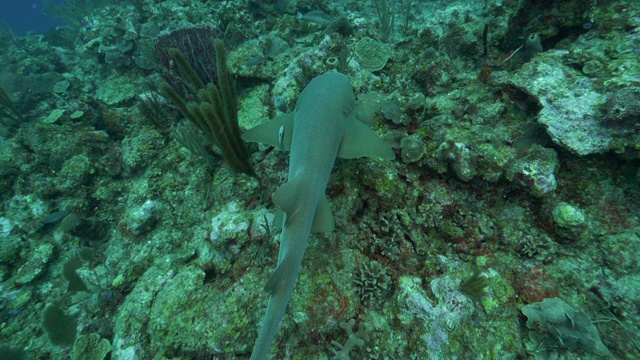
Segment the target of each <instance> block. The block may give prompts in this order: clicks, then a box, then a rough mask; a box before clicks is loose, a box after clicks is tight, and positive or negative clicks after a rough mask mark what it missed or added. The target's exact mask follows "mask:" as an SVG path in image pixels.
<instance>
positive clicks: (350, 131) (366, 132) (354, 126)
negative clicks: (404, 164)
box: [338, 117, 396, 160]
mask: <svg viewBox="0 0 640 360" xmlns="http://www.w3.org/2000/svg"><path fill="white" fill-rule="evenodd" d="M338 156H339V157H341V158H343V159H354V158H359V157H364V156H366V157H372V158H381V159H385V160H393V159H395V158H396V154H395V153H394V152H393V150H392V149H391V147H390V146H389V145H388V144H387V143H386V142H384V140H382V139H380V138H379V137H378V134H376V133H375V132H374V131H373V130H371V128H369V127H368V126H367V125H365V124H363V123H362V122H360V121H358V120H356V119H355V117H350V118H349V119H347V128H346V130H345V132H344V137H343V138H342V142H341V143H340V148H339V149H338Z"/></svg>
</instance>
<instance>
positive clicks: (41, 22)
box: [0, 0, 64, 35]
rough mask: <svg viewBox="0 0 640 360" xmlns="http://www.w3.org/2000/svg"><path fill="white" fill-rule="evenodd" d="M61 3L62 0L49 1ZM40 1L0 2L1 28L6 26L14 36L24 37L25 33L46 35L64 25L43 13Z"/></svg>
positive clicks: (42, 3) (4, 0)
mask: <svg viewBox="0 0 640 360" xmlns="http://www.w3.org/2000/svg"><path fill="white" fill-rule="evenodd" d="M49 2H53V3H63V2H64V0H49ZM44 3H45V2H44V1H42V0H0V22H2V26H1V27H0V28H2V27H4V25H5V24H6V25H8V26H9V28H10V29H11V30H12V31H13V33H14V34H16V35H24V34H25V33H26V32H27V31H33V32H36V33H46V32H47V31H49V30H50V29H52V28H54V27H56V26H60V25H64V22H63V21H62V20H60V19H57V18H55V17H53V16H51V15H48V14H46V12H45V11H44V10H45V9H44Z"/></svg>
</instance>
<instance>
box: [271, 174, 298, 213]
mask: <svg viewBox="0 0 640 360" xmlns="http://www.w3.org/2000/svg"><path fill="white" fill-rule="evenodd" d="M297 180H298V179H297V178H293V179H289V181H287V182H286V183H284V184H282V185H280V187H279V188H278V190H276V192H275V193H273V203H274V204H276V206H278V207H279V208H280V209H281V210H282V211H284V213H285V214H286V215H287V216H286V220H287V221H290V220H291V217H292V216H293V214H294V213H295V211H296V210H297V209H296V207H297V206H298V204H297V201H296V199H297V198H298V196H299V194H298V192H299V189H300V187H299V186H298V183H299V181H297Z"/></svg>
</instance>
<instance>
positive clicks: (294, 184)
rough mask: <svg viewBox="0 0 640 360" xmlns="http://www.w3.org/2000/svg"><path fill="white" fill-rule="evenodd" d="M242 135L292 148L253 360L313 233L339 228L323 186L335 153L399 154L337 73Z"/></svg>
mask: <svg viewBox="0 0 640 360" xmlns="http://www.w3.org/2000/svg"><path fill="white" fill-rule="evenodd" d="M243 138H244V139H245V140H247V141H255V142H263V143H266V144H269V145H273V146H280V147H282V148H284V149H286V150H289V149H290V150H291V155H290V160H289V177H288V181H287V182H286V183H284V184H283V185H282V186H281V187H280V188H279V189H278V190H277V191H276V192H275V194H274V195H273V201H274V203H275V204H276V205H278V206H279V207H280V209H281V210H282V211H283V212H284V213H285V217H284V218H285V220H284V224H283V228H282V235H281V240H280V253H279V255H278V266H277V267H276V270H275V272H274V273H273V275H272V276H271V278H269V281H268V282H267V284H266V285H265V291H267V292H268V293H269V294H270V297H269V304H268V306H267V311H266V315H265V318H264V321H263V323H262V328H261V329H260V332H259V335H258V340H257V342H256V344H255V347H254V348H253V352H252V354H251V359H252V360H263V359H266V358H267V355H268V353H269V349H270V348H271V344H272V343H273V339H274V338H275V335H276V333H277V330H278V326H279V325H280V322H281V320H282V317H283V316H284V313H285V310H286V307H287V304H288V303H289V299H290V298H291V292H292V291H293V286H294V285H295V282H296V279H297V277H298V272H299V270H300V266H301V264H302V258H303V257H304V252H305V249H306V246H307V240H308V239H309V235H310V233H311V232H326V231H332V230H333V229H334V227H335V223H334V219H333V215H332V214H331V209H330V207H329V202H328V201H327V198H326V196H325V190H326V188H327V183H328V182H329V177H330V176H331V170H332V168H333V163H334V162H335V159H336V157H337V156H340V157H344V158H356V157H361V156H371V157H380V158H383V159H393V158H395V154H394V153H393V151H392V150H391V148H390V147H389V146H388V145H386V144H385V143H384V142H383V141H382V140H381V139H380V138H378V136H377V135H376V134H375V132H373V131H372V130H371V129H369V128H368V127H367V126H366V125H364V124H363V123H361V122H360V121H358V120H357V119H356V118H355V97H354V95H353V90H352V88H351V85H350V83H349V79H348V78H347V77H346V76H345V75H343V74H340V73H337V72H333V73H326V74H324V75H321V76H318V77H316V78H314V79H313V80H311V82H310V83H309V85H307V87H306V88H305V89H304V90H303V91H302V93H301V94H300V96H299V97H298V101H297V103H296V108H295V110H294V112H293V113H289V114H285V115H282V116H279V117H276V118H275V119H273V120H271V121H269V122H268V123H266V124H263V125H260V126H257V127H255V128H253V129H251V130H249V131H247V132H246V133H245V134H244V135H243Z"/></svg>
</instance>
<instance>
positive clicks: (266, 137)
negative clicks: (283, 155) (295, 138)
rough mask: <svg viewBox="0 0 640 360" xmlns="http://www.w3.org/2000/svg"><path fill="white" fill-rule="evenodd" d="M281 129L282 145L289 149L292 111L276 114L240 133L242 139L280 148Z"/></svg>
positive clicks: (286, 149) (291, 132) (291, 131)
mask: <svg viewBox="0 0 640 360" xmlns="http://www.w3.org/2000/svg"><path fill="white" fill-rule="evenodd" d="M281 129H282V130H283V138H282V147H283V148H284V150H285V151H290V150H291V135H292V134H293V113H286V114H282V115H278V116H276V117H275V118H273V119H271V120H269V121H267V122H266V123H264V124H260V125H258V126H256V127H254V128H251V129H249V130H247V131H245V132H244V134H242V139H243V140H244V141H248V142H259V143H263V144H267V145H271V146H273V147H275V148H278V149H279V148H280V137H279V134H280V131H281Z"/></svg>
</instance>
